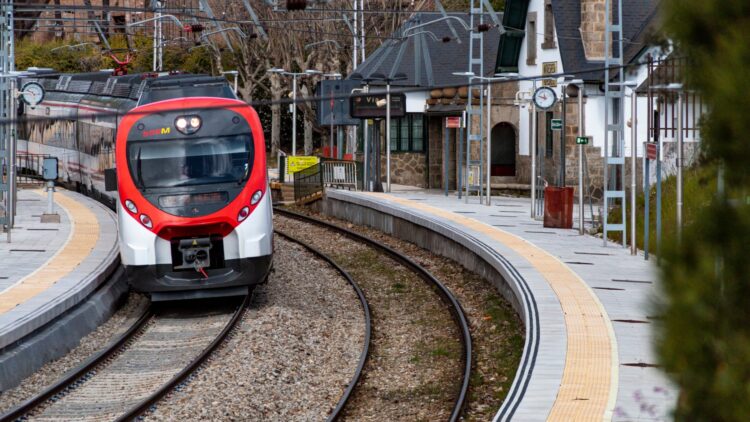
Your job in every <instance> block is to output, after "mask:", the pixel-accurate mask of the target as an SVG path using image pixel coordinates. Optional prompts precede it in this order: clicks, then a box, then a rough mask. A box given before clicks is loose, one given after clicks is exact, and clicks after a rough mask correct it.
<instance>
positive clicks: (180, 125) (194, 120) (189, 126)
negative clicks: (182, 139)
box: [174, 116, 202, 135]
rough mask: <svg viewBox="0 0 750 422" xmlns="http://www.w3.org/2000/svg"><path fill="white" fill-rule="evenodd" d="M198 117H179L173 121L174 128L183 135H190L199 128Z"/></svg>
mask: <svg viewBox="0 0 750 422" xmlns="http://www.w3.org/2000/svg"><path fill="white" fill-rule="evenodd" d="M201 124H202V121H201V118H200V116H180V117H178V118H176V119H175V121H174V126H175V127H176V128H177V130H179V131H180V132H182V133H184V134H185V135H191V134H193V133H195V132H197V131H198V129H200V128H201Z"/></svg>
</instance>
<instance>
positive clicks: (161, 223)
mask: <svg viewBox="0 0 750 422" xmlns="http://www.w3.org/2000/svg"><path fill="white" fill-rule="evenodd" d="M32 81H33V82H37V83H40V84H42V86H43V87H44V88H45V91H46V95H45V98H44V100H43V101H42V103H40V104H39V105H38V106H36V107H35V108H33V109H32V108H30V107H26V109H25V110H23V114H24V115H25V117H26V119H24V120H25V122H24V124H23V128H22V130H21V136H19V138H21V139H24V141H21V142H20V143H19V150H20V151H21V153H22V154H23V153H24V151H23V150H24V148H25V153H26V154H50V155H52V156H57V157H58V158H59V161H60V162H61V163H62V169H61V176H62V178H63V182H66V183H68V184H71V185H75V186H76V187H78V188H79V190H81V191H83V192H86V193H88V194H89V195H92V196H95V197H97V198H100V199H102V200H104V201H106V202H109V203H110V204H113V205H114V206H115V207H116V209H117V214H118V222H119V244H120V256H121V260H122V264H123V265H124V267H125V270H126V273H127V277H128V280H129V282H130V284H131V286H132V287H133V288H134V289H136V290H138V291H141V292H146V293H149V294H150V295H151V298H152V300H154V301H160V300H175V299H190V298H203V297H217V296H231V295H241V294H245V293H247V291H248V287H249V286H250V285H253V284H257V283H261V282H263V281H264V280H265V278H266V276H267V274H268V271H269V270H270V268H271V265H272V253H273V228H272V207H271V198H270V191H269V189H268V177H267V169H266V155H265V150H266V149H265V140H264V136H263V129H262V127H261V123H260V119H259V118H258V115H257V113H256V112H255V110H254V109H253V108H252V107H250V106H249V105H247V104H246V103H244V102H242V101H239V100H238V99H237V98H236V96H235V95H234V93H233V92H232V90H231V89H230V88H229V86H228V85H227V83H226V81H225V80H224V79H223V78H215V77H209V76H196V75H170V74H143V75H128V76H111V73H105V72H97V73H91V74H77V75H60V74H45V73H40V74H38V75H36V76H35V77H33V78H27V79H26V80H24V81H22V83H27V82H32ZM115 169H116V170H115ZM115 189H116V190H115Z"/></svg>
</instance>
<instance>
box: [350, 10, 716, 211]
mask: <svg viewBox="0 0 750 422" xmlns="http://www.w3.org/2000/svg"><path fill="white" fill-rule="evenodd" d="M605 13H606V12H605V0H508V1H507V3H506V8H505V13H500V14H499V16H500V18H501V19H502V21H503V25H504V27H505V29H506V30H505V32H504V34H502V35H500V33H499V31H498V29H497V28H492V29H490V30H489V31H487V32H484V40H483V64H484V75H482V76H485V77H492V76H493V75H495V74H500V73H509V72H512V73H517V74H518V77H517V78H514V79H518V80H514V81H511V82H496V83H493V84H492V104H491V139H492V145H491V151H492V153H491V160H490V161H491V165H490V171H491V183H492V188H493V189H513V190H528V189H529V185H530V183H531V145H533V144H534V140H532V139H531V135H532V133H533V131H532V128H531V125H532V121H533V118H532V107H531V106H530V102H529V101H528V99H529V98H530V95H531V93H532V92H533V91H534V90H535V89H536V88H538V87H540V86H549V87H550V88H552V89H553V90H554V91H555V93H556V96H557V99H558V101H557V102H556V103H555V105H554V106H553V107H552V108H551V109H549V110H544V111H537V112H536V113H537V116H536V117H537V125H538V126H537V137H536V145H537V157H538V161H537V167H538V168H539V173H538V174H539V177H540V180H539V182H540V183H541V184H550V185H558V184H559V183H560V166H561V162H562V160H561V157H562V156H563V155H562V154H563V153H562V145H561V143H562V142H564V143H565V149H564V151H565V152H564V154H565V155H564V156H565V181H564V183H565V185H567V186H574V187H576V186H577V183H578V149H577V145H576V137H577V136H578V135H579V133H580V134H581V135H586V136H589V137H590V143H589V144H588V145H586V146H585V147H584V148H583V150H584V157H585V160H584V166H585V170H586V178H585V189H586V192H585V193H586V194H587V195H591V196H592V197H593V198H594V199H600V198H601V196H602V186H603V176H604V174H603V172H604V138H605V124H604V119H605V105H606V103H605V97H604V77H605V72H604V66H605V65H604V63H605V62H604V55H605V43H604V40H605V38H606V28H605V25H606V23H605V20H606V19H605V17H606V15H605ZM451 16H455V17H458V18H460V19H462V20H463V21H465V22H469V16H468V14H451ZM441 17H442V16H441V15H440V14H438V13H427V12H424V13H417V14H415V15H414V16H413V17H412V19H411V20H409V21H408V22H407V23H405V24H404V26H403V27H401V28H400V29H399V30H398V31H397V32H396V33H394V34H393V37H394V38H396V39H400V41H398V42H396V43H384V44H383V45H382V46H381V47H380V48H379V49H378V50H376V51H375V52H373V53H371V54H370V57H369V58H368V59H367V60H366V61H365V62H363V63H362V64H361V65H360V66H359V67H357V69H356V70H355V72H356V73H358V74H359V76H361V77H362V78H363V79H368V78H371V77H372V75H374V74H381V75H386V76H390V77H393V75H396V74H403V75H405V76H406V79H404V80H401V81H393V82H392V83H391V87H392V89H394V90H399V89H401V90H402V91H404V92H405V95H406V103H407V110H406V111H407V115H406V116H405V117H403V118H399V119H392V126H391V145H390V148H391V181H392V183H396V184H404V185H411V186H418V187H423V188H431V189H444V188H446V187H447V188H448V189H449V190H452V189H455V188H456V186H457V183H456V182H457V175H458V168H459V167H458V166H457V165H456V163H457V162H462V160H464V159H465V158H462V159H461V160H459V152H460V151H459V145H458V142H459V135H460V131H459V129H453V128H446V117H458V116H461V115H462V113H463V112H464V110H465V109H466V105H467V101H468V100H469V99H468V98H467V97H468V95H467V92H468V90H467V88H466V86H465V84H467V82H468V77H467V76H459V75H455V73H460V72H466V71H468V70H469V50H468V49H469V36H470V35H469V34H470V32H469V31H467V30H466V29H465V28H464V27H463V26H462V25H460V24H456V23H455V22H454V23H453V24H452V25H450V23H451V22H453V20H440V18H441ZM431 21H436V22H435V23H434V24H430V25H423V24H425V23H428V22H431ZM485 22H491V21H490V19H489V17H488V16H487V17H485ZM417 25H419V26H420V27H419V28H418V30H416V31H414V30H408V28H410V27H414V26H417ZM622 26H623V37H624V39H625V43H624V52H623V56H624V60H623V62H624V63H625V64H626V66H625V69H624V70H623V71H624V72H625V74H624V78H625V80H626V81H628V82H631V83H632V84H636V85H637V86H639V88H638V97H637V100H636V101H637V103H636V104H637V107H636V109H637V119H636V122H637V125H636V127H637V133H636V135H637V145H638V147H637V154H636V159H637V160H638V167H637V168H638V169H639V170H638V175H637V177H639V182H638V184H639V186H642V179H640V178H641V177H642V173H641V171H642V165H641V164H642V163H641V158H640V157H642V156H643V142H645V141H647V140H653V139H654V135H655V133H657V131H656V129H655V128H657V129H659V130H660V134H661V135H660V136H659V138H660V141H662V142H663V143H664V148H663V151H664V152H663V154H664V155H663V159H664V160H665V162H668V161H669V159H670V158H671V157H672V156H673V154H674V151H675V149H676V148H675V147H674V140H675V139H676V127H677V126H676V123H675V120H676V118H675V116H676V114H677V113H679V111H675V108H674V105H675V104H676V97H677V95H676V94H673V95H663V93H662V94H661V95H654V92H652V93H651V94H652V95H649V87H650V86H655V85H657V82H655V80H654V77H655V76H659V78H658V79H659V81H658V85H659V86H662V87H663V86H666V85H668V84H669V83H673V82H678V81H679V79H680V78H679V73H680V72H679V70H678V71H676V72H675V71H671V73H670V71H667V70H664V68H665V66H663V65H662V64H666V63H671V62H670V61H669V58H670V55H671V54H672V51H671V50H672V49H671V47H670V46H669V42H668V40H663V39H661V38H659V10H658V1H656V0H637V1H634V2H626V3H625V6H624V8H623V22H622ZM419 31H429V32H431V34H428V33H426V32H425V33H422V34H420V35H418V36H410V37H404V36H403V34H404V33H407V34H408V33H412V34H413V33H415V32H419ZM448 38H450V40H449V41H447V42H446V40H447V39H448ZM649 60H651V62H652V65H651V66H649V64H648V63H649ZM649 68H651V70H649ZM566 74H570V75H571V77H569V78H567V79H568V80H572V79H581V80H582V82H583V84H575V85H574V84H567V85H566V84H565V83H558V77H559V76H561V75H566ZM545 75H549V77H548V78H546V79H545V78H544V77H545ZM613 75H616V72H615V71H613V72H611V73H610V77H612V76H613ZM370 83H371V84H373V85H377V84H378V83H381V82H377V81H372V82H370ZM475 83H476V80H475ZM381 84H382V83H381ZM579 85H582V86H579ZM563 89H565V91H566V96H565V101H564V103H563V101H561V99H562V98H563V95H562V93H563ZM651 91H653V90H651ZM625 92H626V96H625V99H624V102H623V105H624V107H625V119H626V121H625V131H624V140H625V156H626V159H625V162H626V165H625V166H624V168H625V169H626V170H625V171H626V177H629V168H630V158H629V157H630V155H631V153H630V140H631V131H632V129H631V128H632V124H633V122H632V119H631V114H632V113H631V110H632V108H631V107H632V104H631V98H630V96H629V95H630V94H629V93H630V89H626V90H625ZM581 93H582V95H583V98H582V111H581V114H582V116H581V118H582V119H581V120H582V122H583V126H582V128H581V129H582V130H581V131H580V132H579V98H578V97H579V95H580V94H581ZM657 97H658V98H657ZM473 101H474V104H478V101H479V99H478V98H474V99H473ZM563 109H564V110H565V112H564V113H563ZM702 112H703V107H702V106H701V103H700V100H699V99H696V98H693V99H692V100H690V101H686V102H685V103H684V104H683V109H682V113H683V115H684V117H685V120H684V121H683V124H684V126H683V127H684V128H685V132H684V134H685V136H684V140H685V145H686V146H685V149H686V151H687V153H686V163H689V162H690V161H691V160H694V159H696V158H697V151H698V148H697V145H698V141H699V139H700V130H699V126H698V123H699V120H700V115H701V114H702ZM485 113H486V112H485ZM654 113H655V114H654ZM563 114H564V116H563ZM558 119H560V120H563V122H564V127H563V128H562V130H555V129H553V120H558ZM659 122H661V123H659ZM376 124H379V125H381V130H380V140H379V141H380V142H381V145H383V147H382V148H381V154H380V155H381V169H382V172H383V174H384V172H385V149H384V142H385V141H384V139H385V135H384V133H385V130H384V122H382V121H381V122H376ZM471 124H473V125H478V124H479V121H478V119H477V118H476V117H475V118H474V121H472V123H471ZM483 125H486V122H484V123H483ZM665 128H669V129H670V130H667V129H665ZM485 136H486V134H485ZM445 139H448V140H449V142H448V144H447V151H446V148H445V146H444V143H445ZM463 142H464V143H465V140H464V141H463ZM360 151H361V147H360ZM446 158H447V160H448V166H444V161H445V160H446ZM464 166H465V165H464ZM446 168H447V172H446ZM665 170H666V171H667V172H669V166H666V167H665ZM652 174H654V173H653V172H652Z"/></svg>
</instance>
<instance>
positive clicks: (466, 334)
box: [274, 207, 472, 422]
mask: <svg viewBox="0 0 750 422" xmlns="http://www.w3.org/2000/svg"><path fill="white" fill-rule="evenodd" d="M274 212H276V213H278V214H280V215H282V216H285V217H288V218H292V219H296V220H300V221H304V222H307V223H309V224H314V225H317V226H320V227H324V228H327V229H329V230H333V231H337V232H339V233H341V234H343V235H345V236H347V237H349V238H350V239H353V240H356V241H359V242H362V243H366V244H367V245H369V246H371V247H373V248H375V249H378V250H380V251H381V252H383V253H385V254H386V255H388V256H390V257H391V258H393V259H394V260H395V261H397V262H399V263H400V264H402V265H404V266H405V267H407V268H409V269H410V270H412V271H413V272H415V273H416V274H417V275H419V277H420V278H422V279H423V280H424V281H425V282H427V283H428V284H431V285H433V286H435V287H436V290H437V292H438V294H439V295H440V297H441V298H442V299H443V300H444V301H445V302H446V303H447V304H448V305H449V307H450V309H451V313H452V314H453V317H454V319H455V320H456V323H457V324H458V326H459V327H458V328H459V329H460V331H461V342H462V343H463V346H464V348H463V349H464V350H463V358H464V372H463V375H462V378H461V390H460V392H459V394H458V397H457V398H456V400H455V402H454V405H453V410H452V411H451V416H450V419H449V420H450V421H451V422H455V421H457V420H459V418H460V417H461V413H462V411H463V407H464V404H465V403H466V397H467V396H468V390H469V381H470V377H471V360H472V344H471V332H470V331H469V324H468V322H467V319H466V315H465V314H464V310H463V308H462V307H461V304H460V303H459V302H458V300H457V299H456V297H455V296H453V293H452V292H451V291H450V290H449V289H448V288H447V287H445V286H444V285H443V283H441V282H440V281H439V280H438V279H436V278H435V276H433V275H432V274H431V273H430V272H429V271H427V270H426V269H425V268H423V267H422V266H421V265H419V264H417V263H416V262H414V261H413V260H412V259H411V258H409V257H407V256H406V255H404V254H402V253H401V252H398V251H396V250H394V249H392V248H390V247H388V246H386V245H384V244H382V243H379V242H377V241H375V240H373V239H370V238H369V237H367V236H364V235H361V234H359V233H356V232H353V231H351V230H348V229H345V228H343V227H339V226H337V225H335V224H331V223H328V222H326V221H322V220H319V219H317V218H313V217H309V216H307V215H304V214H300V213H297V212H294V211H290V210H287V209H283V208H280V207H274Z"/></svg>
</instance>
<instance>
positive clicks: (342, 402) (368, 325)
mask: <svg viewBox="0 0 750 422" xmlns="http://www.w3.org/2000/svg"><path fill="white" fill-rule="evenodd" d="M274 232H275V233H277V234H279V235H281V236H282V237H284V238H285V239H287V240H289V241H291V242H294V243H297V244H298V245H301V246H303V247H304V248H305V249H307V250H308V251H310V252H311V253H312V254H313V255H317V256H318V257H319V258H321V259H322V260H324V261H326V262H327V263H329V264H330V265H331V266H332V267H334V268H335V269H336V271H338V272H339V274H341V275H342V276H343V277H344V278H345V279H346V281H347V282H348V283H349V284H350V285H351V286H352V288H353V289H354V291H355V292H356V293H357V297H358V298H359V301H360V303H361V304H362V311H363V313H364V316H365V341H364V347H363V348H362V352H361V353H360V356H359V362H358V363H357V369H356V370H355V372H354V376H352V379H351V380H350V381H349V384H348V386H347V387H346V390H345V391H344V394H343V395H342V396H341V399H339V402H338V403H337V404H336V407H335V408H334V409H333V411H332V412H331V414H330V415H329V416H328V418H327V419H326V421H328V422H333V421H335V420H337V419H338V417H339V415H340V414H341V411H342V410H344V407H345V406H346V403H347V402H348V401H349V398H350V397H351V395H352V392H353V391H354V387H355V386H356V385H357V383H358V382H359V379H360V377H361V376H362V370H363V369H364V367H365V363H366V362H367V357H368V356H369V353H370V338H371V336H372V319H371V317H370V305H369V304H368V303H367V298H365V294H364V293H363V292H362V289H360V287H359V285H358V284H357V283H356V282H355V281H354V279H353V278H352V276H351V275H349V273H348V272H347V271H346V270H344V269H343V268H342V267H341V266H340V265H339V264H337V263H336V261H334V260H333V259H331V257H329V256H328V255H326V254H324V253H323V252H321V251H319V250H318V249H316V248H315V247H313V246H312V245H309V244H308V243H306V242H304V241H302V240H299V239H297V238H295V237H293V236H291V235H289V234H287V233H284V232H282V231H279V230H274Z"/></svg>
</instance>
